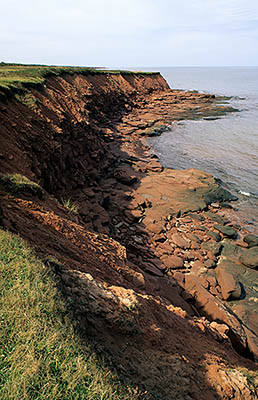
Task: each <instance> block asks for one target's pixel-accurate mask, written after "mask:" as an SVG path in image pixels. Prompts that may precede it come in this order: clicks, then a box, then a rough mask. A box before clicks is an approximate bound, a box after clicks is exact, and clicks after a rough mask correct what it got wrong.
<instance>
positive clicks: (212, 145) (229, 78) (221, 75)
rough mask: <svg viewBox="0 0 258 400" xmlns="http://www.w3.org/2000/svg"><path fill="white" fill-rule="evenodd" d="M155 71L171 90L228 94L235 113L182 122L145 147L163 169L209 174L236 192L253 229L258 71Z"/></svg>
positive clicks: (256, 217) (257, 202)
mask: <svg viewBox="0 0 258 400" xmlns="http://www.w3.org/2000/svg"><path fill="white" fill-rule="evenodd" d="M144 70H149V71H150V70H152V71H160V72H161V74H162V75H163V76H164V78H165V79H166V80H167V82H168V84H169V85H170V87H171V89H184V90H198V91H200V92H208V93H213V94H216V95H223V96H224V95H226V96H232V98H231V100H230V101H229V104H230V105H232V106H233V107H235V108H237V109H239V110H240V112H236V113H230V114H227V115H226V116H224V117H221V118H220V119H217V120H199V121H183V122H181V121H180V122H179V123H175V124H173V125H172V126H171V131H169V132H165V133H163V134H162V135H161V136H160V137H158V138H152V139H151V140H150V144H151V146H152V147H153V149H154V151H155V153H156V154H157V155H158V156H159V157H160V160H161V162H162V164H163V165H164V166H165V167H167V168H173V169H187V168H198V169H201V170H204V171H207V172H210V173H212V174H213V175H214V176H215V177H217V178H219V179H220V180H221V181H222V184H223V186H224V187H226V188H227V189H229V190H230V191H231V192H232V193H234V194H236V195H237V196H238V198H239V201H238V202H237V203H236V207H237V208H238V209H239V211H238V214H239V216H241V221H242V222H244V223H245V224H247V225H249V228H250V230H251V231H256V232H257V231H258V67H171V68H148V69H144Z"/></svg>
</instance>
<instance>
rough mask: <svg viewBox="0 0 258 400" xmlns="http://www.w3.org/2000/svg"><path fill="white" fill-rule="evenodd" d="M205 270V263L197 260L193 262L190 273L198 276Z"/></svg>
mask: <svg viewBox="0 0 258 400" xmlns="http://www.w3.org/2000/svg"><path fill="white" fill-rule="evenodd" d="M206 271H207V268H206V267H205V265H204V264H203V263H202V262H201V261H199V260H197V261H195V262H194V263H193V265H192V268H191V275H192V274H193V275H196V276H200V275H201V274H203V273H204V272H206Z"/></svg>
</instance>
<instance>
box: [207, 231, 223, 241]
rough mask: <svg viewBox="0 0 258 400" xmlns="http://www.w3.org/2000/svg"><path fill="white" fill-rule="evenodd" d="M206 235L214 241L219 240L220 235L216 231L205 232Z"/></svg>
mask: <svg viewBox="0 0 258 400" xmlns="http://www.w3.org/2000/svg"><path fill="white" fill-rule="evenodd" d="M207 235H208V236H209V237H210V238H212V239H214V240H215V241H216V242H220V240H221V236H220V234H219V233H218V232H214V231H209V232H207Z"/></svg>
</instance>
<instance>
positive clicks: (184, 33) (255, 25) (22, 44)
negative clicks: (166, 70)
mask: <svg viewBox="0 0 258 400" xmlns="http://www.w3.org/2000/svg"><path fill="white" fill-rule="evenodd" d="M1 17H2V18H1V25H0V38H1V39H0V54H1V58H2V59H3V60H4V61H17V62H18V61H20V62H38V63H51V64H69V65H73V64H75V65H106V66H110V67H113V66H117V67H119V66H125V67H126V66H133V65H135V66H148V65H152V66H154V65H174V63H175V62H176V63H177V64H176V65H192V64H193V59H192V58H190V57H192V54H193V52H194V54H195V57H194V59H195V60H196V63H197V62H198V63H199V64H200V65H207V60H208V59H209V60H211V61H210V62H213V63H214V62H216V65H223V64H224V63H225V54H227V53H230V57H226V60H232V61H228V62H234V63H236V64H238V65H239V64H243V63H246V64H247V65H248V64H250V63H256V64H258V55H256V50H255V49H256V48H258V3H257V1H256V0H245V1H244V0H227V1H226V2H225V0H206V1H203V0H191V1H189V0H180V1H178V0H159V1H156V0H130V2H129V1H128V2H124V1H121V0H108V1H106V0H95V1H92V0H62V1H61V0H51V1H50V0H44V1H40V2H37V1H36V2H35V1H34V0H23V1H22V2H21V1H20V0H19V1H18V0H9V1H8V2H4V3H3V4H2V5H1ZM247 49H248V51H250V57H249V56H248V54H247ZM243 57H245V61H244V62H243ZM176 60H177V61H176ZM209 65H210V64H209Z"/></svg>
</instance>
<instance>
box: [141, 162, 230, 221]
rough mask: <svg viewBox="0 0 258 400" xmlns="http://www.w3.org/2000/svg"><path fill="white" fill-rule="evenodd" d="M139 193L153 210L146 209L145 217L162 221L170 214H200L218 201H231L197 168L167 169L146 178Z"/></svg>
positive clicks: (213, 181) (208, 175) (210, 178)
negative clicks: (210, 204) (195, 212)
mask: <svg viewBox="0 0 258 400" xmlns="http://www.w3.org/2000/svg"><path fill="white" fill-rule="evenodd" d="M135 190H136V194H139V195H141V196H143V197H144V198H148V199H149V200H150V201H151V203H152V207H151V208H148V209H146V217H148V218H152V219H155V220H156V221H159V220H161V219H163V218H165V217H167V216H168V215H177V214H178V213H179V212H180V213H181V214H184V213H188V212H193V211H201V210H203V209H204V208H206V206H207V204H209V203H210V202H211V199H212V200H213V201H217V200H218V199H222V198H223V196H224V197H225V198H230V195H229V192H227V191H223V190H222V188H221V187H219V185H218V184H217V183H216V181H215V179H214V177H213V176H212V175H210V174H208V173H206V172H203V171H199V170H197V169H194V168H192V169H188V170H184V171H183V170H178V171H177V170H171V169H165V170H164V171H162V172H161V173H158V174H150V175H146V176H145V177H144V178H143V179H142V180H141V184H140V185H139V187H138V188H136V189H135Z"/></svg>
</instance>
